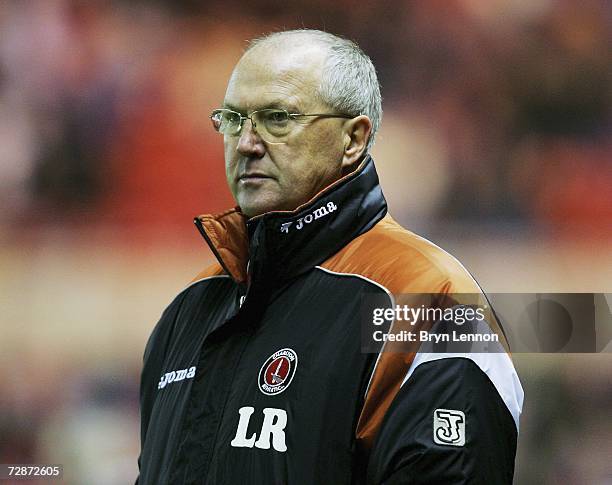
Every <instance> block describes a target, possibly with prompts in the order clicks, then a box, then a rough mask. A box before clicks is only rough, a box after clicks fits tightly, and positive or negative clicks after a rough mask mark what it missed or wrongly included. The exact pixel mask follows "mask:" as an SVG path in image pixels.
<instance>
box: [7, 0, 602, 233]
mask: <svg viewBox="0 0 612 485" xmlns="http://www.w3.org/2000/svg"><path fill="white" fill-rule="evenodd" d="M177 5H178V6H177ZM302 26H306V27H310V28H322V29H326V30H329V31H332V32H335V33H339V34H342V35H345V36H347V37H349V38H352V39H355V40H356V41H357V42H358V43H359V44H360V45H361V46H362V47H363V49H364V50H365V51H366V52H367V53H368V54H369V55H370V56H371V57H372V59H373V60H374V63H375V65H376V67H377V69H378V72H379V76H380V81H381V84H382V87H383V97H384V104H383V107H384V110H385V114H386V117H385V119H384V122H383V131H382V133H381V137H380V139H379V141H378V146H377V147H376V149H375V153H379V157H378V160H379V161H378V164H379V166H380V167H381V171H383V173H387V174H392V175H388V178H389V179H393V180H395V181H397V182H396V184H405V185H408V186H409V187H410V184H413V183H414V184H415V185H417V186H418V187H417V188H415V191H414V194H413V196H411V197H409V198H407V197H404V195H403V194H405V191H400V188H399V187H397V188H396V187H394V186H393V184H391V187H390V189H391V196H390V199H391V200H392V202H393V204H392V210H394V211H395V213H396V214H397V215H399V218H400V219H402V220H410V219H411V218H419V217H421V218H423V217H424V218H428V220H431V221H433V222H434V223H444V222H447V221H454V222H457V221H458V222H461V221H476V222H483V221H485V222H487V221H488V222H496V223H503V222H505V221H509V222H513V223H520V224H525V225H529V226H530V225H535V226H537V227H541V228H553V229H560V230H561V232H562V233H563V234H566V235H571V233H572V231H574V230H576V229H578V230H580V231H581V235H583V234H585V231H586V234H593V235H599V234H601V233H605V234H609V232H610V227H612V224H610V222H612V196H611V191H610V189H609V188H610V187H611V186H612V170H611V169H612V137H611V136H610V134H611V132H612V123H611V120H612V68H611V63H610V59H611V58H612V56H611V54H612V52H611V47H610V46H611V45H612V43H611V42H610V41H611V39H612V4H610V2H606V1H596V0H586V1H581V2H575V1H573V0H556V1H553V0H518V1H511V2H509V1H505V0H495V1H492V0H491V1H484V0H452V1H448V0H431V1H427V2H418V1H406V0H390V1H388V2H385V5H384V7H383V6H381V5H380V4H378V3H377V2H360V3H358V4H355V3H354V2H349V1H347V0H341V1H337V2H324V1H322V0H319V1H314V2H312V1H309V2H306V1H297V2H275V1H272V0H266V1H260V2H242V1H238V0H230V1H228V0H224V1H215V0H209V1H207V2H169V1H168V2H161V1H159V2H127V1H125V2H118V1H115V2H107V1H87V2H85V1H75V0H46V1H42V0H39V1H28V2H22V1H16V0H13V1H10V0H9V1H4V2H2V3H1V4H0V32H1V34H0V35H1V39H2V40H1V42H0V194H1V195H0V221H3V222H5V223H9V224H11V225H17V226H19V225H28V224H31V223H32V222H36V223H45V224H49V223H50V224H57V223H59V224H73V225H74V224H76V225H79V224H87V225H91V224H96V223H105V224H106V223H110V224H112V225H116V227H119V228H133V227H135V225H147V224H150V223H151V222H152V221H155V224H156V225H157V227H159V228H160V230H163V228H164V224H171V225H172V224H183V223H186V222H187V221H189V220H190V219H191V217H192V216H194V215H195V214H198V213H201V212H215V211H220V210H223V209H225V208H227V207H229V206H231V205H232V200H231V197H230V195H229V193H228V191H227V189H226V188H225V186H224V172H223V158H222V149H221V140H220V139H218V135H216V133H214V132H213V131H212V130H211V129H210V126H209V120H208V114H209V113H210V111H211V110H212V109H213V108H215V107H217V106H218V105H219V104H220V103H221V101H222V99H223V92H224V87H225V81H226V79H227V76H228V74H229V73H230V71H231V68H232V66H233V64H234V63H235V61H236V60H237V58H238V57H239V55H240V53H241V51H242V49H243V48H244V47H245V45H246V39H249V38H252V37H253V36H257V35H261V34H262V33H265V32H268V31H271V30H279V29H283V28H296V27H302ZM406 140H408V142H406ZM395 192H399V193H400V194H402V195H401V197H398V196H394V193H395Z"/></svg>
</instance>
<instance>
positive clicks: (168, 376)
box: [157, 366, 196, 389]
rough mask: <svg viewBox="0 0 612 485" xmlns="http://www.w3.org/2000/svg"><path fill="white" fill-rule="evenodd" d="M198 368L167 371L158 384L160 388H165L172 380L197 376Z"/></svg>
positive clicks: (176, 380)
mask: <svg viewBox="0 0 612 485" xmlns="http://www.w3.org/2000/svg"><path fill="white" fill-rule="evenodd" d="M195 371H196V368H195V366H194V367H190V368H189V369H180V370H173V371H170V372H166V373H165V374H163V375H162V376H161V379H160V380H159V383H158V384H157V388H158V389H163V388H164V387H166V386H167V385H168V384H170V383H171V382H178V381H182V380H185V379H192V378H193V377H194V376H195Z"/></svg>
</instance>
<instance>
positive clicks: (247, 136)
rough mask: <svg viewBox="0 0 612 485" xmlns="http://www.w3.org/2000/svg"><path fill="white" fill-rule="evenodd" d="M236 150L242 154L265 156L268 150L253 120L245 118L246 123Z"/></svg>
mask: <svg viewBox="0 0 612 485" xmlns="http://www.w3.org/2000/svg"><path fill="white" fill-rule="evenodd" d="M236 150H238V152H239V153H240V154H241V155H244V156H249V157H253V156H256V157H259V158H261V157H263V156H264V154H265V152H266V146H265V145H264V142H263V140H262V139H261V136H259V133H257V131H256V130H255V129H254V128H253V122H252V121H251V120H250V119H247V120H245V121H244V125H242V131H241V132H240V138H238V146H237V147H236Z"/></svg>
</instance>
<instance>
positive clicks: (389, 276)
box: [321, 214, 480, 293]
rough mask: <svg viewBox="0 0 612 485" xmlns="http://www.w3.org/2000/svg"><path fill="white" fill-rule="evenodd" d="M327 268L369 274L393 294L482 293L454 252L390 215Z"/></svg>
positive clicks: (350, 244) (341, 251) (339, 255)
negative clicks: (408, 228)
mask: <svg viewBox="0 0 612 485" xmlns="http://www.w3.org/2000/svg"><path fill="white" fill-rule="evenodd" d="M321 266H322V267H323V268H325V269H327V270H330V271H336V272H342V273H352V274H356V275H360V276H364V277H367V278H369V279H371V280H373V281H376V282H377V283H379V284H381V285H383V286H385V287H386V288H388V289H389V291H391V292H392V293H478V292H480V288H479V287H478V284H477V283H476V281H475V280H474V278H473V277H472V276H471V275H470V273H469V272H468V271H467V270H466V269H465V267H464V266H463V265H462V264H461V263H460V262H459V261H458V260H457V259H456V258H455V257H453V256H452V255H451V254H449V253H447V252H446V251H444V250H443V249H441V248H440V247H438V246H436V245H435V244H434V243H432V242H431V241H428V240H427V239H425V238H423V237H421V236H419V235H417V234H415V233H413V232H411V231H408V230H406V229H404V228H403V227H402V226H400V225H399V224H398V223H397V222H396V221H395V220H393V218H392V217H391V216H390V215H388V214H387V215H386V216H385V217H384V218H383V219H382V220H381V221H380V222H378V223H377V224H376V225H375V226H374V227H373V228H372V229H370V230H369V231H367V232H366V233H364V234H362V235H360V236H359V237H357V238H355V239H353V240H352V241H351V242H350V243H349V244H347V245H346V246H345V247H344V248H342V249H341V250H340V251H339V252H338V253H336V254H335V255H334V256H332V257H331V258H329V259H328V260H327V261H325V262H324V263H323V264H322V265H321Z"/></svg>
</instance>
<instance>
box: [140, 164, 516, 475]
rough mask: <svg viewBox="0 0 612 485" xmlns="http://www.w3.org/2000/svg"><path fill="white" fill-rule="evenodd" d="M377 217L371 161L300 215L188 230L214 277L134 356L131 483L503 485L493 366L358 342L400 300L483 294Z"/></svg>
mask: <svg viewBox="0 0 612 485" xmlns="http://www.w3.org/2000/svg"><path fill="white" fill-rule="evenodd" d="M386 212H387V206H386V203H385V199H384V197H383V194H382V191H381V189H380V186H379V183H378V177H377V175H376V171H375V167H374V163H373V161H372V159H371V158H369V157H368V158H367V159H366V160H365V161H364V162H363V163H362V164H361V166H360V167H359V168H358V169H357V170H356V171H355V172H353V173H351V174H350V175H348V176H346V177H344V178H342V179H340V180H339V181H338V182H336V183H334V184H332V185H331V186H329V187H328V188H327V189H325V190H324V191H322V192H321V193H319V194H318V195H317V196H316V197H314V198H313V199H312V200H311V201H309V202H308V203H307V204H305V205H303V206H301V207H299V208H298V209H297V210H296V211H293V212H270V213H267V214H264V215H262V216H258V217H255V218H252V219H250V220H246V219H245V218H244V217H243V216H242V214H240V212H239V211H238V210H231V211H228V212H226V213H223V214H220V215H217V216H200V217H198V218H197V219H196V225H197V226H198V228H199V229H200V231H201V233H202V234H203V236H204V238H205V239H206V241H207V242H208V244H209V245H210V247H211V249H212V251H213V252H214V254H215V256H216V257H217V259H218V264H215V265H213V267H211V268H208V269H206V270H205V271H203V272H202V273H201V274H200V275H199V276H198V277H197V278H196V280H195V281H193V282H192V284H190V285H189V286H188V287H187V288H185V289H184V290H183V291H182V292H181V293H179V295H178V296H177V297H176V298H175V299H174V301H173V302H172V303H171V304H170V305H169V306H168V308H167V309H166V310H165V311H164V313H163V315H162V317H161V319H160V321H159V323H158V324H157V326H156V327H155V329H154V330H153V333H152V335H151V337H150V339H149V341H148V343H147V346H146V350H145V356H144V368H143V372H142V381H141V415H142V416H141V417H142V433H141V439H142V449H141V455H140V459H139V466H140V476H139V479H138V481H137V483H140V484H141V485H144V484H147V485H148V484H196V483H197V484H215V485H217V484H247V483H248V484H260V483H261V484H290V485H294V484H295V485H297V484H348V483H366V482H369V483H389V484H390V483H444V484H450V483H488V484H491V483H511V481H512V476H513V467H514V456H515V451H516V438H517V429H518V415H519V413H520V408H521V406H522V390H521V388H520V383H519V382H518V378H517V376H516V373H515V371H514V368H513V366H512V363H511V361H510V359H509V357H508V355H507V353H505V351H503V350H502V351H501V352H494V353H490V354H468V353H465V354H461V353H455V354H437V353H432V352H430V351H429V350H428V351H426V350H425V347H424V346H423V347H416V348H409V347H404V348H403V349H401V350H402V351H401V352H399V353H398V352H380V345H379V346H378V347H376V344H375V345H374V347H372V345H369V344H368V343H367V342H366V340H367V339H368V338H369V337H368V336H369V335H371V332H370V330H369V329H368V326H367V318H366V319H365V320H366V323H365V324H364V315H366V316H367V315H370V314H371V311H372V308H374V307H376V306H377V305H379V304H383V305H385V306H387V307H389V306H392V305H393V303H394V302H395V300H394V298H395V297H397V295H402V294H412V295H414V294H423V295H425V294H428V295H431V294H437V295H440V294H442V295H447V296H452V297H453V298H455V296H456V295H459V294H460V293H470V292H471V293H480V289H479V288H478V286H477V285H476V283H475V282H474V280H473V279H472V278H471V276H470V275H469V273H467V271H466V270H465V269H464V268H463V267H462V266H461V265H460V264H459V263H458V262H457V261H456V260H455V259H454V258H452V257H451V256H450V255H448V254H447V253H445V252H444V251H442V250H441V249H439V248H437V247H436V246H435V245H433V244H431V243H430V242H428V241H426V240H425V239H422V238H420V237H419V236H416V235H414V234H412V233H410V232H408V231H406V230H404V229H403V228H401V227H400V226H399V225H398V224H397V223H395V222H394V221H393V220H392V219H391V218H390V217H389V216H388V215H386ZM453 303H457V301H456V298H455V299H454V300H453ZM488 325H489V327H490V328H491V329H492V331H494V332H497V331H498V330H499V327H498V326H497V323H496V322H495V321H494V319H490V321H489V322H488ZM385 328H386V327H385ZM423 328H425V327H423ZM498 333H499V332H498ZM362 334H363V335H362ZM364 336H365V337H364ZM364 338H365V340H364ZM370 344H371V342H370ZM385 345H387V344H385ZM385 348H386V347H385ZM372 350H374V351H372ZM447 410H450V414H449V412H448V411H447ZM453 410H455V411H453ZM453 412H454V413H455V415H454V417H453ZM461 415H463V417H461ZM449 416H450V417H449ZM436 423H437V424H436ZM440 423H441V424H440ZM435 433H441V434H439V436H438V437H439V438H440V439H442V441H440V439H438V438H435V436H434V434H435ZM445 434H446V435H445ZM445 436H446V438H448V441H447V442H445V441H444V440H445V439H446V438H445ZM453 440H455V442H453Z"/></svg>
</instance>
